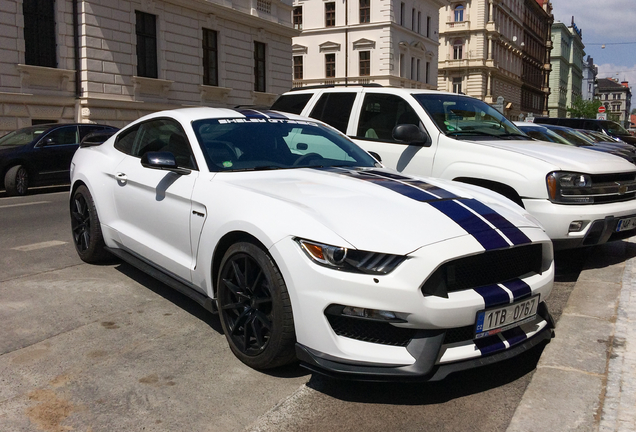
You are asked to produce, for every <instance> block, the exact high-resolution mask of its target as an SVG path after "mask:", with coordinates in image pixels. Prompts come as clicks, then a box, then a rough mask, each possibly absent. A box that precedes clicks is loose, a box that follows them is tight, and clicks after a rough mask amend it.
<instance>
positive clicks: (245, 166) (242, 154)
mask: <svg viewBox="0 0 636 432" xmlns="http://www.w3.org/2000/svg"><path fill="white" fill-rule="evenodd" d="M192 127H193V128H194V132H195V134H196V136H197V139H198V141H199V145H200V146H201V148H202V149H203V153H204V154H205V157H206V161H207V163H208V167H209V168H210V170H211V171H242V170H265V169H279V168H301V167H329V166H355V167H374V166H376V161H375V159H373V158H372V157H371V156H369V155H368V154H367V153H366V152H365V151H364V150H362V149H361V148H360V147H358V146H357V145H355V144H354V143H353V142H352V141H350V140H349V139H348V138H346V137H344V136H343V135H340V134H339V133H338V132H335V131H333V130H331V129H330V128H327V127H325V126H323V125H321V124H319V123H315V122H312V121H301V120H288V119H244V118H239V119H236V118H229V119H205V120H197V121H194V122H193V123H192Z"/></svg>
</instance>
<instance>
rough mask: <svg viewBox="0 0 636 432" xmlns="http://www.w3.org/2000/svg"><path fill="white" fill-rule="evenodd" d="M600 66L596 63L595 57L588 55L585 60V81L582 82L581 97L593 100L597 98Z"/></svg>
mask: <svg viewBox="0 0 636 432" xmlns="http://www.w3.org/2000/svg"><path fill="white" fill-rule="evenodd" d="M597 75H598V67H597V66H596V65H595V64H594V59H593V58H592V57H590V56H587V59H586V60H585V61H584V62H583V81H582V82H581V98H583V100H587V101H591V100H594V99H595V98H596V79H597Z"/></svg>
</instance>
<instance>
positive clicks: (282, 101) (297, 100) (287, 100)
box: [271, 93, 312, 114]
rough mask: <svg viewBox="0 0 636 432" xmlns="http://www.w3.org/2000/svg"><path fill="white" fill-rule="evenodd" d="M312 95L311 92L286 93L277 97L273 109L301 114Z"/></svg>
mask: <svg viewBox="0 0 636 432" xmlns="http://www.w3.org/2000/svg"><path fill="white" fill-rule="evenodd" d="M311 96H312V94H311V93H302V94H291V95H284V96H281V97H279V98H278V99H276V102H274V105H272V108H271V109H273V110H276V111H283V112H288V113H292V114H300V113H301V112H302V111H303V108H305V105H307V102H309V99H311Z"/></svg>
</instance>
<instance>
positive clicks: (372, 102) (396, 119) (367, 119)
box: [356, 93, 420, 142]
mask: <svg viewBox="0 0 636 432" xmlns="http://www.w3.org/2000/svg"><path fill="white" fill-rule="evenodd" d="M398 124H414V125H417V126H419V124H420V121H419V117H418V115H417V113H416V112H415V110H414V109H413V108H411V106H410V105H409V103H408V102H407V101H405V100H404V99H402V98H401V97H399V96H395V95H391V94H379V93H367V94H366V95H365V97H364V102H363V105H362V109H361V111H360V119H359V121H358V130H357V132H356V136H357V137H359V138H366V139H372V140H382V141H390V142H394V141H395V140H394V139H393V128H394V127H395V126H396V125H398Z"/></svg>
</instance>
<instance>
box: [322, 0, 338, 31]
mask: <svg viewBox="0 0 636 432" xmlns="http://www.w3.org/2000/svg"><path fill="white" fill-rule="evenodd" d="M335 25H336V4H335V3H325V27H333V26H335Z"/></svg>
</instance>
